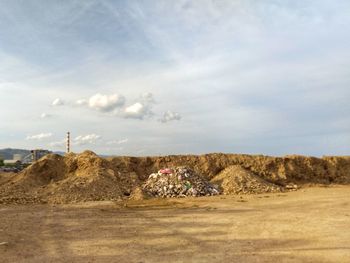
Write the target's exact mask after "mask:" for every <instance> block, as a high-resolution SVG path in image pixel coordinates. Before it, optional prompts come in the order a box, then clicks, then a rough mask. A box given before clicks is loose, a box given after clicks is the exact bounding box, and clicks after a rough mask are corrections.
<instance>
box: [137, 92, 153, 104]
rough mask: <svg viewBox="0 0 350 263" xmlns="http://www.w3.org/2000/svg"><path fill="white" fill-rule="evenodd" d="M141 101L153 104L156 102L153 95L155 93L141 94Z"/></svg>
mask: <svg viewBox="0 0 350 263" xmlns="http://www.w3.org/2000/svg"><path fill="white" fill-rule="evenodd" d="M140 101H141V102H143V103H144V104H153V103H155V99H154V97H153V94H152V93H151V92H145V93H143V94H141V97H140Z"/></svg>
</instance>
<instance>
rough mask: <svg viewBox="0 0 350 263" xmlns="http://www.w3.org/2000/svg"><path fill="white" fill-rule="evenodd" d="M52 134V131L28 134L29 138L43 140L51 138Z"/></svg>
mask: <svg viewBox="0 0 350 263" xmlns="http://www.w3.org/2000/svg"><path fill="white" fill-rule="evenodd" d="M51 136H52V133H39V134H35V135H28V136H27V138H26V139H27V140H42V139H46V138H50V137H51Z"/></svg>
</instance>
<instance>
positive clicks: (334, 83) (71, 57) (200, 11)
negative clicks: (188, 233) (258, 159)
mask: <svg viewBox="0 0 350 263" xmlns="http://www.w3.org/2000/svg"><path fill="white" fill-rule="evenodd" d="M349 14H350V1H348V0H314V1H312V0H290V1H289V0H283V1H282V0H281V1H279V0H264V1H253V0H251V1H250V0H242V1H239V0H227V1H225V0H201V1H197V0H196V1H194V0H193V1H187V0H177V1H171V0H166V1H162V0H153V1H143V0H140V1H137V0H130V1H129V0H128V1H127V0H124V1H118V0H114V1H109V0H84V1H79V0H77V1H74V0H62V1H53V0H52V1H51V0H49V1H47V0H31V1H25V0H0V112H1V121H0V148H5V147H12V148H26V149H34V148H44V149H50V150H54V151H64V150H65V142H64V140H65V137H66V132H67V131H70V132H71V137H72V146H71V148H72V151H74V152H81V151H83V150H85V149H90V150H93V151H95V152H96V153H99V154H107V155H133V156H140V155H167V154H203V153H210V152H225V153H247V154H264V155H277V156H280V155H286V154H303V155H314V156H322V155H350V16H349Z"/></svg>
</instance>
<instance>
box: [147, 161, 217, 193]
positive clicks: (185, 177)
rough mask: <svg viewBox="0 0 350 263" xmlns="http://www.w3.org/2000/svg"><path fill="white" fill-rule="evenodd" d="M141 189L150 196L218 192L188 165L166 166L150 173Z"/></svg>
mask: <svg viewBox="0 0 350 263" xmlns="http://www.w3.org/2000/svg"><path fill="white" fill-rule="evenodd" d="M142 189H143V190H144V191H145V192H146V193H147V194H149V195H151V196H154V197H163V198H165V197H186V196H211V195H218V194H220V193H219V191H218V189H216V188H215V187H214V186H213V185H212V184H211V183H210V182H208V181H207V180H206V179H204V178H203V177H201V176H199V175H198V174H196V173H195V172H194V171H193V170H192V169H190V168H188V167H176V168H173V169H170V168H166V169H162V170H159V171H158V172H157V173H152V174H151V175H150V176H149V177H148V179H147V180H146V182H145V183H144V184H143V185H142Z"/></svg>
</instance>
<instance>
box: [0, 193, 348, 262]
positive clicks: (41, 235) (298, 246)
mask: <svg viewBox="0 0 350 263" xmlns="http://www.w3.org/2000/svg"><path fill="white" fill-rule="evenodd" d="M0 262H135V263H138V262H144V263H146V262H337V263H338V262H350V186H342V187H340V186H333V187H327V188H324V187H323V188H322V187H319V188H307V189H301V190H299V191H297V192H290V193H283V194H268V195H267V194H265V195H255V196H244V197H242V198H240V197H233V196H218V197H210V198H207V197H206V198H197V199H170V200H160V201H157V200H149V201H144V202H129V203H127V204H118V203H112V202H94V203H85V204H81V205H56V206H53V205H27V206H0Z"/></svg>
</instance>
